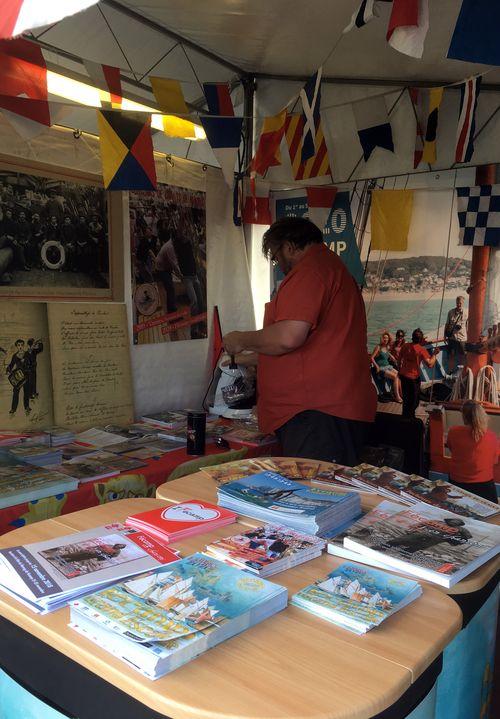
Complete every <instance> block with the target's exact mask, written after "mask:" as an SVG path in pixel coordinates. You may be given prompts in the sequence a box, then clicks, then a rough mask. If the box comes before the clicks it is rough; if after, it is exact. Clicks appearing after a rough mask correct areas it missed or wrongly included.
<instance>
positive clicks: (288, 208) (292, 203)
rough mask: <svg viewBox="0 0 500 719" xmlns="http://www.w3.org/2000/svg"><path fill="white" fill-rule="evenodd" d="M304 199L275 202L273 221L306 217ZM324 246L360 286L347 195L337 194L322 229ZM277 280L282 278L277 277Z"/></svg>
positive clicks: (305, 198)
mask: <svg viewBox="0 0 500 719" xmlns="http://www.w3.org/2000/svg"><path fill="white" fill-rule="evenodd" d="M307 213H308V207H307V197H306V196H304V197H290V198H287V199H280V200H276V219H279V218H280V217H306V216H307ZM323 236H324V238H325V244H326V245H328V247H329V248H330V249H331V250H333V252H335V253H336V254H337V255H338V256H339V257H340V259H341V260H342V261H343V263H344V264H345V266H346V267H347V269H348V270H349V272H350V273H351V275H352V276H353V277H354V279H355V280H356V282H357V283H358V285H360V286H361V285H362V284H363V281H364V280H363V278H364V272H363V266H362V264H361V259H360V257H359V250H358V246H357V244H356V237H355V235H354V225H353V223H352V215H351V203H350V201H349V193H348V192H337V196H336V197H335V204H334V205H333V207H332V211H331V212H330V216H329V217H328V220H327V223H326V225H325V227H324V228H323ZM276 279H278V280H279V279H282V278H281V277H278V278H276Z"/></svg>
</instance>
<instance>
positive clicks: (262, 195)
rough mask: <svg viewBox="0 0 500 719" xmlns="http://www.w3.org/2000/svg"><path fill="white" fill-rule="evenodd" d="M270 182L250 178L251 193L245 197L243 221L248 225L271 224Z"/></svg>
mask: <svg viewBox="0 0 500 719" xmlns="http://www.w3.org/2000/svg"><path fill="white" fill-rule="evenodd" d="M269 188H270V184H269V182H262V181H260V180H259V181H258V182H256V181H255V180H253V179H251V180H250V190H251V192H250V194H248V195H247V196H246V198H245V205H244V207H243V222H244V223H245V224H246V225H270V224H271V223H272V217H271V208H270V206H269Z"/></svg>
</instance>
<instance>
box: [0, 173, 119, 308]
mask: <svg viewBox="0 0 500 719" xmlns="http://www.w3.org/2000/svg"><path fill="white" fill-rule="evenodd" d="M109 245H110V243H109V232H108V210H107V201H106V193H105V191H104V190H103V189H102V188H100V187H95V186H93V185H89V184H84V183H77V182H70V181H65V180H64V181H63V180H60V179H51V178H49V177H41V176H38V175H29V174H23V173H21V172H14V171H6V170H2V169H0V294H2V295H4V296H5V295H9V296H22V295H29V296H36V295H39V296H47V295H49V296H54V297H56V296H58V295H59V296H64V295H67V294H71V295H74V294H75V293H76V294H82V295H90V296H93V295H94V294H96V292H97V294H99V290H100V291H102V290H107V289H109V287H110V275H109V264H110V262H109V254H110V253H109Z"/></svg>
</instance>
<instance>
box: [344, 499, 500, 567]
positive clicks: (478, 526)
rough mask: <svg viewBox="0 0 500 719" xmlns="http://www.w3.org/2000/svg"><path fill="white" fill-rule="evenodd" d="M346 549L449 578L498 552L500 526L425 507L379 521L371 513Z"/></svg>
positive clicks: (349, 534)
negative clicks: (370, 554) (373, 518)
mask: <svg viewBox="0 0 500 719" xmlns="http://www.w3.org/2000/svg"><path fill="white" fill-rule="evenodd" d="M375 511H376V510H375ZM370 514H371V513H370ZM344 545H345V546H346V547H348V548H351V549H357V551H359V552H361V553H362V552H363V548H368V549H370V550H372V551H375V552H377V553H378V555H379V556H380V557H386V558H393V559H396V560H401V561H403V562H405V563H407V564H409V565H414V566H416V567H420V568H424V569H429V570H432V571H433V572H437V573H440V574H443V575H448V576H449V575H453V574H454V573H456V572H457V571H459V570H461V569H462V568H465V567H467V565H469V564H471V563H473V562H476V560H479V559H481V558H482V557H484V556H485V555H488V554H491V553H492V554H493V556H494V554H496V553H498V551H500V527H497V526H496V525H492V524H487V523H486V522H480V521H477V520H475V519H471V518H469V517H458V516H457V515H456V514H452V513H451V512H447V511H445V510H442V509H439V508H438V507H432V506H430V505H427V504H424V503H420V504H417V505H414V506H413V507H411V508H408V509H407V508H403V507H402V508H401V510H400V511H399V512H396V513H395V514H394V515H392V516H391V517H385V518H383V519H380V520H379V521H376V522H372V521H371V520H370V515H369V514H368V515H366V517H364V518H363V519H362V520H361V522H359V523H357V524H355V525H353V527H352V528H351V529H350V530H348V532H347V534H346V537H345V538H344ZM382 561H388V560H387V559H386V560H382Z"/></svg>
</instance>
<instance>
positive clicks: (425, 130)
mask: <svg viewBox="0 0 500 719" xmlns="http://www.w3.org/2000/svg"><path fill="white" fill-rule="evenodd" d="M443 89H444V88H442V87H433V88H431V89H430V90H425V89H417V88H412V89H411V90H410V97H411V101H412V103H413V107H414V108H415V115H416V119H417V128H416V139H415V153H414V161H413V167H414V168H415V169H416V168H417V167H418V166H419V164H420V163H421V162H422V160H423V161H424V162H427V163H429V165H432V164H433V163H434V162H436V158H437V151H436V138H437V129H438V123H439V108H440V106H441V102H442V100H443Z"/></svg>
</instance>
